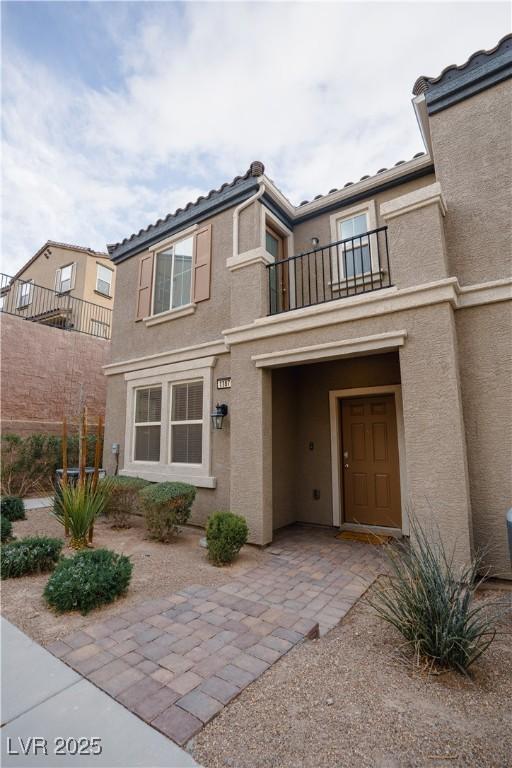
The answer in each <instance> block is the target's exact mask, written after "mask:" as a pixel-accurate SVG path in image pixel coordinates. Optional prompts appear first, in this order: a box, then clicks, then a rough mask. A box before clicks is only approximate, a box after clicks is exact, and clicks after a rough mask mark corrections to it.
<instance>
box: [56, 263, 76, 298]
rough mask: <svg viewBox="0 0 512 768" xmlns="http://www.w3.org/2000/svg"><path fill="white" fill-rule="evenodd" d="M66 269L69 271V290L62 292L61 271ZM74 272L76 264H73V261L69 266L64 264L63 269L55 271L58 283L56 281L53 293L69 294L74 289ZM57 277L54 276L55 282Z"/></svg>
mask: <svg viewBox="0 0 512 768" xmlns="http://www.w3.org/2000/svg"><path fill="white" fill-rule="evenodd" d="M68 267H69V269H70V270H71V272H70V275H69V288H66V290H65V291H64V290H63V289H62V283H63V282H64V281H63V279H62V272H63V270H65V269H68ZM75 270H76V262H74V261H72V262H70V263H69V264H64V266H63V267H59V268H58V269H57V275H58V280H59V281H58V284H57V285H56V286H55V293H59V294H60V293H69V292H70V291H72V290H73V288H74V287H75V285H74V279H73V278H74V273H75ZM57 275H56V276H55V282H57Z"/></svg>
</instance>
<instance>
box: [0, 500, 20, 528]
mask: <svg viewBox="0 0 512 768" xmlns="http://www.w3.org/2000/svg"><path fill="white" fill-rule="evenodd" d="M0 513H1V514H2V515H3V516H4V517H6V518H7V519H8V520H11V522H12V521H14V520H24V519H25V507H24V504H23V499H20V497H19V496H2V501H1V502H0Z"/></svg>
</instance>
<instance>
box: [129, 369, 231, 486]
mask: <svg viewBox="0 0 512 768" xmlns="http://www.w3.org/2000/svg"><path fill="white" fill-rule="evenodd" d="M216 362H217V360H216V358H215V357H208V358H201V359H199V360H191V361H187V362H186V363H182V362H180V363H176V364H169V365H166V366H159V367H154V368H148V369H147V370H143V371H134V372H130V373H126V374H125V381H126V384H127V392H126V395H127V403H126V432H125V451H124V455H125V456H126V460H125V463H124V467H122V468H121V472H122V473H125V474H129V475H137V476H140V477H145V478H146V479H148V480H154V481H156V482H161V481H167V480H168V481H183V482H190V483H192V484H195V485H197V486H199V487H205V488H214V487H215V482H216V479H215V478H214V477H211V452H210V442H211V425H210V413H211V411H212V386H213V367H214V366H215V364H216Z"/></svg>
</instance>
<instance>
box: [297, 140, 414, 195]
mask: <svg viewBox="0 0 512 768" xmlns="http://www.w3.org/2000/svg"><path fill="white" fill-rule="evenodd" d="M424 156H425V152H417V153H416V154H415V155H414V156H413V157H412V158H411V159H412V160H417V159H418V158H419V157H424ZM407 162H410V161H407V160H398V162H396V163H395V164H394V166H393V167H394V168H397V167H398V166H399V165H403V164H404V163H407ZM389 170H391V169H390V168H380V169H379V170H378V171H377V172H376V173H374V174H369V173H367V174H365V175H364V176H361V178H360V179H359V181H367V179H375V178H377V176H379V175H380V174H381V173H384V172H385V171H389ZM357 183H358V182H357V181H347V182H346V184H344V185H343V187H342V188H343V189H346V188H347V187H351V186H352V185H353V184H357ZM339 191H340V190H339V189H337V188H336V187H334V188H333V189H330V190H329V192H327V193H326V194H325V195H316V196H315V197H314V198H313V200H302V202H300V203H299V205H298V206H295V207H296V209H299V208H301V207H302V206H303V205H307V204H308V203H311V202H313V201H314V200H321V199H322V198H324V197H329V195H332V194H334V193H335V192H339Z"/></svg>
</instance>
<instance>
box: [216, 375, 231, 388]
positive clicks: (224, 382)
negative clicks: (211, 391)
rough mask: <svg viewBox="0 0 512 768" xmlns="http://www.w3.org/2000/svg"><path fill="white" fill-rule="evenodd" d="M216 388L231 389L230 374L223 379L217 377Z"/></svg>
mask: <svg viewBox="0 0 512 768" xmlns="http://www.w3.org/2000/svg"><path fill="white" fill-rule="evenodd" d="M217 389H231V376H228V377H226V378H225V379H217Z"/></svg>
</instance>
